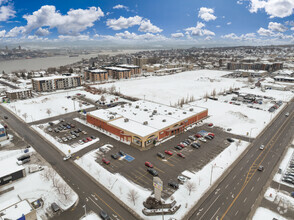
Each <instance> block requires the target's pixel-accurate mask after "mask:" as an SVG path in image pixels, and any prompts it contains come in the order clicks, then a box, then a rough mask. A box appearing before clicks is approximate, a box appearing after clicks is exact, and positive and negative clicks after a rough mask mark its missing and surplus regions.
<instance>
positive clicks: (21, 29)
mask: <svg viewBox="0 0 294 220" xmlns="http://www.w3.org/2000/svg"><path fill="white" fill-rule="evenodd" d="M24 32H25V28H24V27H23V26H20V27H14V28H12V29H11V30H10V31H9V32H8V33H7V34H6V36H5V37H16V36H18V35H19V34H22V33H24Z"/></svg>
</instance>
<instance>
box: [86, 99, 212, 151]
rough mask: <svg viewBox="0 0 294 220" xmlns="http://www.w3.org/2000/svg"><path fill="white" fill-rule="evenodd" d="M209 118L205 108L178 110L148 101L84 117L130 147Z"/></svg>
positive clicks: (151, 142)
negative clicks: (128, 143)
mask: <svg viewBox="0 0 294 220" xmlns="http://www.w3.org/2000/svg"><path fill="white" fill-rule="evenodd" d="M207 116H208V109H206V108H202V107H198V106H192V107H191V106H190V107H189V108H187V109H177V108H173V107H170V106H166V105H161V104H156V103H153V102H148V101H143V100H140V101H136V102H132V103H128V104H125V105H121V106H116V107H113V108H110V109H99V110H96V111H93V112H89V113H88V114H87V122H88V123H90V124H93V125H95V126H97V127H98V128H100V129H103V130H105V131H108V132H110V133H112V134H114V135H116V136H118V137H119V138H120V140H124V141H128V142H130V143H131V144H134V145H137V146H139V147H142V148H145V147H147V146H149V145H151V144H153V143H154V141H160V140H162V139H164V138H167V137H169V136H171V135H175V134H178V133H180V132H183V131H184V128H185V127H187V126H189V125H191V124H194V123H197V122H199V121H201V120H202V119H204V118H206V117H207Z"/></svg>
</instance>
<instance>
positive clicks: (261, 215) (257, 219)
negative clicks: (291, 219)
mask: <svg viewBox="0 0 294 220" xmlns="http://www.w3.org/2000/svg"><path fill="white" fill-rule="evenodd" d="M274 218H276V219H279V220H287V219H286V218H283V217H282V216H281V215H279V214H277V213H275V212H273V211H271V210H269V209H266V208H262V207H259V208H258V209H257V210H256V212H255V214H254V216H253V218H252V220H264V219H274Z"/></svg>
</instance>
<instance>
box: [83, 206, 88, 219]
mask: <svg viewBox="0 0 294 220" xmlns="http://www.w3.org/2000/svg"><path fill="white" fill-rule="evenodd" d="M83 208H84V210H85V218H87V209H86V204H85V205H83Z"/></svg>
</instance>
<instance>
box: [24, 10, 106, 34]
mask: <svg viewBox="0 0 294 220" xmlns="http://www.w3.org/2000/svg"><path fill="white" fill-rule="evenodd" d="M103 16H104V13H103V11H102V10H101V9H100V8H99V7H97V8H96V7H90V8H88V9H76V10H74V9H71V10H69V11H68V12H67V14H66V15H62V14H61V13H60V12H58V11H56V8H55V6H52V5H44V6H42V7H41V8H40V9H39V10H38V11H35V12H33V13H32V14H31V15H24V16H23V17H24V18H25V19H26V20H27V25H26V26H23V27H24V29H25V31H24V32H25V33H26V34H29V33H30V32H31V31H32V30H34V29H37V28H40V27H44V26H45V27H49V29H52V28H57V30H58V32H59V33H60V34H65V35H79V33H80V32H81V31H84V30H86V29H87V28H88V27H92V26H93V25H94V22H95V21H97V20H99V19H100V17H103Z"/></svg>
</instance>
